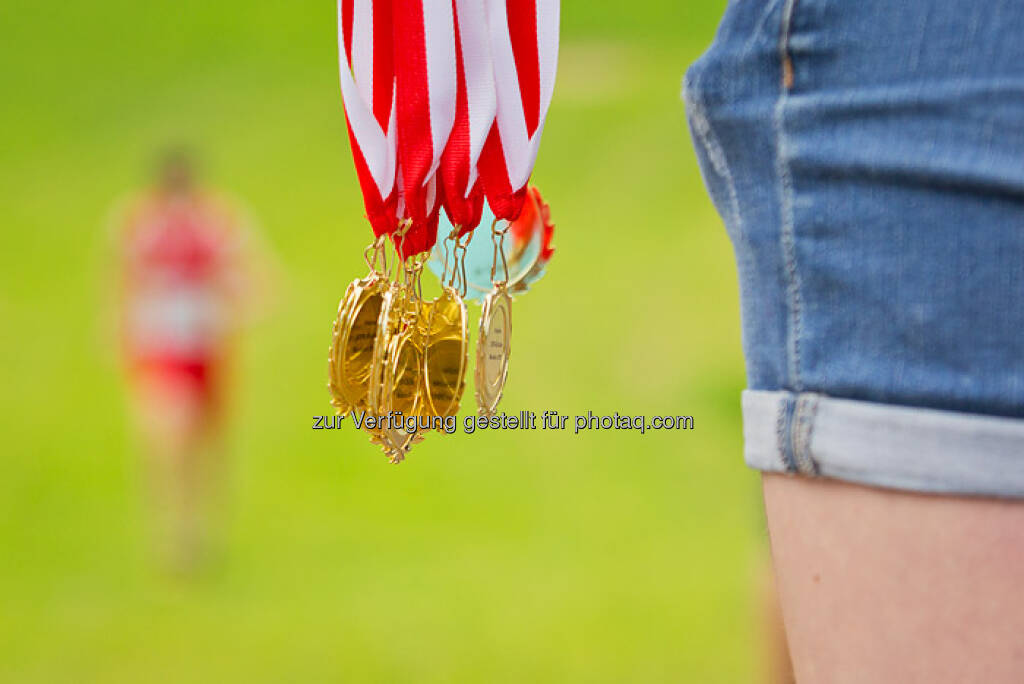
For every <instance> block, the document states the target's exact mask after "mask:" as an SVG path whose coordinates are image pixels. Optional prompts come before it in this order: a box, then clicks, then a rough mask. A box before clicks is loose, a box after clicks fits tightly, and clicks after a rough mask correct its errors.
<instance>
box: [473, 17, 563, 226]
mask: <svg viewBox="0 0 1024 684" xmlns="http://www.w3.org/2000/svg"><path fill="white" fill-rule="evenodd" d="M485 2H486V6H487V24H488V32H489V37H490V46H491V59H492V61H493V68H494V81H495V89H496V96H497V112H496V117H495V123H494V126H493V127H492V128H491V130H490V134H489V135H488V137H487V141H486V143H485V144H484V149H483V153H482V154H481V156H480V161H479V163H478V166H479V171H480V177H481V180H482V181H483V186H484V192H485V194H486V195H487V202H488V204H489V205H490V207H491V211H493V212H494V215H495V216H496V217H498V218H502V219H506V220H508V221H513V220H515V219H516V218H517V217H518V216H519V213H520V212H521V211H522V208H523V203H524V201H525V199H526V184H527V182H529V180H530V174H531V173H532V172H533V165H534V163H535V162H536V160H537V149H538V147H539V146H540V138H541V134H542V133H543V131H544V120H545V119H546V118H547V114H548V107H549V106H550V104H551V95H552V93H553V92H554V88H555V71H556V68H557V64H558V22H559V0H485Z"/></svg>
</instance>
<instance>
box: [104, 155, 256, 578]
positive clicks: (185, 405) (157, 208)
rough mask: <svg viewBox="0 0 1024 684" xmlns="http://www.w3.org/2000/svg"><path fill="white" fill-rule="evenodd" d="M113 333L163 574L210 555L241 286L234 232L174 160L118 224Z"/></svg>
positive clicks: (187, 165) (184, 162)
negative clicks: (147, 481) (143, 456)
mask: <svg viewBox="0 0 1024 684" xmlns="http://www.w3.org/2000/svg"><path fill="white" fill-rule="evenodd" d="M120 223H121V224H122V225H120V226H119V239H118V246H119V250H120V261H121V264H120V265H121V269H120V270H121V278H120V301H121V306H120V314H121V325H120V333H121V340H122V350H123V356H124V359H123V360H124V363H125V367H126V371H127V378H128V384H129V388H130V390H131V399H132V401H133V404H134V409H135V414H136V418H137V422H138V427H139V429H140V432H141V438H142V440H143V446H144V449H145V450H146V451H147V457H148V461H149V463H148V470H149V474H150V477H151V479H152V492H151V494H152V499H153V501H154V504H155V513H156V516H157V527H158V531H159V534H158V548H159V552H160V553H161V555H163V556H164V557H165V560H166V561H167V562H169V563H170V564H171V566H172V568H173V569H175V570H177V571H183V572H188V571H189V570H192V569H194V568H195V566H196V564H197V562H198V561H200V560H201V555H202V553H203V551H204V550H207V548H208V542H209V539H208V536H209V533H210V531H211V530H210V527H209V525H210V522H211V521H210V519H209V518H210V515H211V514H212V506H213V505H214V503H215V501H214V499H215V498H216V495H217V493H218V490H219V486H218V485H219V481H220V479H221V476H222V473H221V469H222V465H223V464H222V460H223V456H222V453H221V451H222V445H221V441H222V436H223V434H222V433H223V427H224V421H223V419H224V409H225V401H226V399H227V397H226V390H227V386H228V385H227V382H226V380H227V378H226V375H227V372H228V367H227V366H228V363H227V362H228V360H229V359H230V357H231V355H232V352H233V351H234V350H235V347H236V345H235V342H236V337H237V332H238V330H239V328H240V324H241V323H242V308H243V307H242V305H243V303H244V300H243V297H242V295H243V293H244V292H245V291H246V290H247V288H248V286H249V285H250V283H249V282H248V281H249V278H248V277H247V273H248V269H247V267H248V266H249V264H247V263H245V261H247V260H246V259H243V256H242V255H243V253H244V252H243V243H244V238H245V237H246V236H245V235H243V228H242V225H241V223H240V221H239V220H238V218H237V217H236V215H235V214H234V213H233V212H232V211H230V210H229V209H228V208H227V205H226V204H225V203H223V202H221V201H218V200H216V199H215V198H213V197H212V196H210V195H209V194H208V193H206V192H204V191H203V190H201V189H200V188H199V187H198V185H197V182H196V178H195V172H194V165H193V163H192V160H191V158H190V156H189V155H188V154H187V153H186V152H185V151H183V150H174V151H171V152H168V153H166V154H165V156H164V157H163V158H162V159H161V161H160V163H159V165H158V169H157V177H156V182H155V184H154V187H153V188H152V189H151V190H149V191H146V192H145V193H143V195H142V196H141V197H140V198H138V199H137V200H135V201H133V202H132V203H131V204H130V209H129V210H128V212H127V214H126V215H125V216H124V218H123V219H122V221H121V222H120Z"/></svg>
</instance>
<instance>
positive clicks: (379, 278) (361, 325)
mask: <svg viewBox="0 0 1024 684" xmlns="http://www.w3.org/2000/svg"><path fill="white" fill-rule="evenodd" d="M370 249H372V250H374V257H373V260H372V261H371V260H370V258H369V256H368V257H367V264H368V265H369V266H370V273H369V274H368V275H367V276H366V277H365V278H361V279H358V280H354V281H352V282H351V283H350V284H349V286H348V288H347V289H346V290H345V295H344V296H343V297H342V298H341V301H340V302H339V303H338V315H337V317H336V318H335V320H334V325H333V329H332V335H331V345H330V347H329V349H328V357H327V374H328V384H327V386H328V389H329V390H330V392H331V404H332V405H333V406H334V408H335V410H336V411H337V413H338V414H339V415H342V416H346V415H348V414H349V413H350V412H352V411H353V410H364V411H365V410H366V409H367V408H368V403H367V397H368V389H369V380H370V367H371V364H372V361H373V349H374V341H375V339H376V335H377V319H378V317H379V314H380V309H381V304H382V301H383V295H384V292H385V291H386V290H387V286H388V284H387V278H386V276H385V274H384V273H383V272H382V271H381V270H379V269H378V268H377V257H378V255H380V256H381V258H383V241H382V240H381V239H378V240H377V241H375V242H374V244H373V245H371V246H370V247H369V248H368V249H367V252H369V250H370Z"/></svg>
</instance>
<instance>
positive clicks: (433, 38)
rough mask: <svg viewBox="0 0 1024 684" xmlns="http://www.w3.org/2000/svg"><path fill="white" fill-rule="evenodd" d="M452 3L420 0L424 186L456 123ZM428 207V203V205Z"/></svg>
mask: <svg viewBox="0 0 1024 684" xmlns="http://www.w3.org/2000/svg"><path fill="white" fill-rule="evenodd" d="M454 21H455V19H454V17H453V16H452V3H451V0H423V42H424V52H425V55H426V60H427V65H426V66H427V97H428V100H429V103H430V139H431V144H432V145H433V157H432V163H431V165H430V169H429V170H428V171H427V176H426V178H424V179H423V185H426V184H427V182H428V181H429V180H430V179H431V178H433V177H434V173H435V172H436V171H437V165H438V164H439V163H440V161H441V153H442V152H444V146H445V143H447V142H448V136H449V135H451V132H452V124H454V123H455V91H456V74H455V24H454ZM428 204H429V203H428Z"/></svg>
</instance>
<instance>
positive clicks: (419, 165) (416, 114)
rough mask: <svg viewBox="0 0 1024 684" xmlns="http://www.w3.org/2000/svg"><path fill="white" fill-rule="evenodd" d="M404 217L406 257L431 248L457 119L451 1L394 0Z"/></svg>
mask: <svg viewBox="0 0 1024 684" xmlns="http://www.w3.org/2000/svg"><path fill="white" fill-rule="evenodd" d="M393 8H394V12H393V25H394V34H393V44H394V55H395V83H396V91H395V92H396V97H397V100H398V103H397V118H396V123H397V127H398V154H399V159H400V160H401V161H400V171H399V175H400V178H401V187H402V202H400V204H399V207H398V211H399V217H400V218H409V219H412V227H411V228H410V230H409V233H408V234H407V235H406V236H405V238H404V240H401V241H399V243H398V247H399V251H400V252H401V253H402V257H403V258H405V257H406V256H409V255H412V254H417V253H419V252H423V251H426V250H428V249H430V248H431V247H432V246H433V244H434V241H435V239H436V237H437V219H438V211H439V210H440V203H439V197H438V191H437V182H436V176H435V174H436V171H437V168H438V165H439V164H440V161H441V155H442V153H443V152H444V149H445V145H446V144H447V142H448V137H449V135H450V134H451V130H452V124H453V122H454V120H455V100H456V88H457V86H456V83H457V77H456V65H455V17H454V13H453V0H393Z"/></svg>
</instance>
